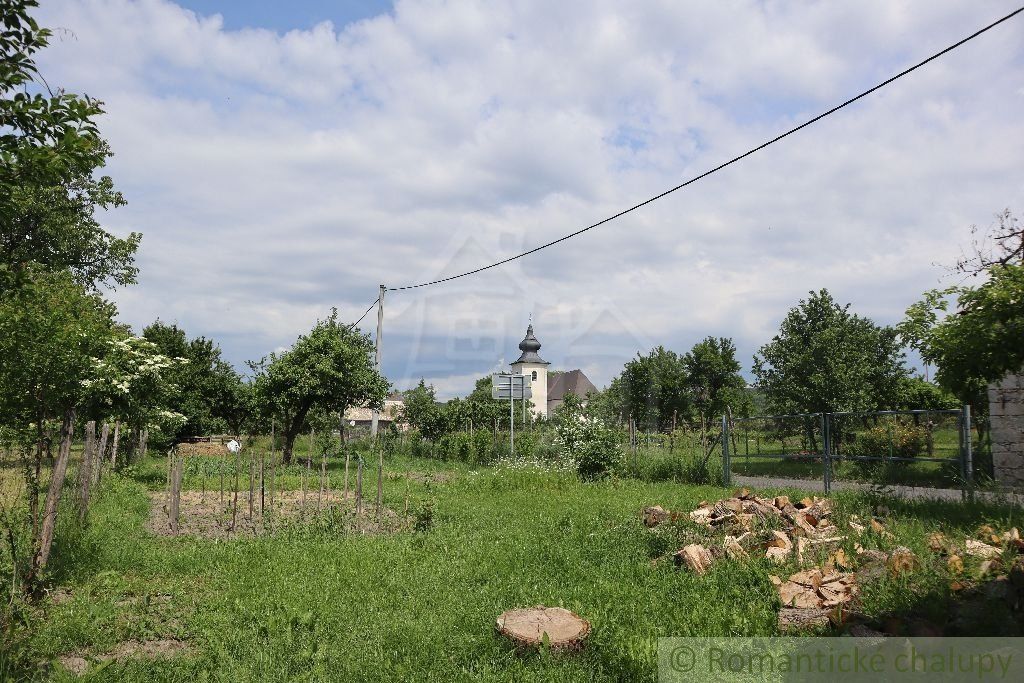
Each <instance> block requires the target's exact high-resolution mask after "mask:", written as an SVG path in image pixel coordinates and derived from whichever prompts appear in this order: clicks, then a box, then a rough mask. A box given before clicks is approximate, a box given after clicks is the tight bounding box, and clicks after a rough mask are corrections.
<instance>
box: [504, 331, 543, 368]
mask: <svg viewBox="0 0 1024 683" xmlns="http://www.w3.org/2000/svg"><path fill="white" fill-rule="evenodd" d="M519 350H520V351H522V352H523V354H522V355H521V356H519V360H517V361H516V362H515V363H512V365H517V364H519V363H539V364H541V365H551V363H549V362H547V361H546V360H544V359H543V358H541V357H540V356H539V355H537V352H538V351H540V342H539V341H537V337H535V336H533V324H532V323H531V324H530V326H529V327H527V328H526V337H525V338H524V339H523V341H521V342H519Z"/></svg>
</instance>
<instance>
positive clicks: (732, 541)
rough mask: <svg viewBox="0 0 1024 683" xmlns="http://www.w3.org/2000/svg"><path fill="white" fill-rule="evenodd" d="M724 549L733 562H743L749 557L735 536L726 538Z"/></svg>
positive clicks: (723, 544)
mask: <svg viewBox="0 0 1024 683" xmlns="http://www.w3.org/2000/svg"><path fill="white" fill-rule="evenodd" d="M722 547H723V548H724V549H725V554H726V555H728V556H729V557H730V558H731V559H733V560H742V559H746V558H747V557H748V555H747V551H746V550H744V549H743V546H741V545H740V543H739V540H737V538H736V537H735V536H726V537H725V540H724V541H723V542H722Z"/></svg>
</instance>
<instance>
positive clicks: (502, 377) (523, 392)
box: [491, 373, 533, 401]
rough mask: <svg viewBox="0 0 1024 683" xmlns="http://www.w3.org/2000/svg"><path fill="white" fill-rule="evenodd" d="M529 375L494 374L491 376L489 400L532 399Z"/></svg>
mask: <svg viewBox="0 0 1024 683" xmlns="http://www.w3.org/2000/svg"><path fill="white" fill-rule="evenodd" d="M531 383H532V382H531V377H530V375H506V374H504V373H496V374H494V375H491V398H495V399H503V400H506V401H507V400H509V399H524V398H533V390H532V389H531V388H530V384H531Z"/></svg>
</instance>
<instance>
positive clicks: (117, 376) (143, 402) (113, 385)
mask: <svg viewBox="0 0 1024 683" xmlns="http://www.w3.org/2000/svg"><path fill="white" fill-rule="evenodd" d="M93 360H94V364H93V371H92V377H90V378H88V379H85V380H83V381H82V385H83V386H84V387H85V388H86V390H87V391H88V393H89V395H90V398H91V399H92V401H93V402H94V403H95V404H98V406H100V408H101V410H102V412H105V413H108V414H111V415H119V416H121V417H123V418H124V419H125V420H127V421H128V422H130V423H131V424H133V425H136V426H139V427H148V428H150V429H156V430H160V431H164V432H166V433H173V432H174V431H175V430H177V429H178V428H179V427H180V426H181V425H182V424H184V423H185V419H186V418H185V416H184V415H182V414H181V413H177V412H174V411H172V410H168V409H167V399H168V396H169V394H170V393H171V392H172V391H173V390H174V389H175V386H174V385H173V384H172V383H171V382H170V380H169V379H168V376H169V374H170V371H172V370H174V369H176V368H178V367H180V366H181V365H184V364H185V363H187V362H188V360H186V359H185V358H169V357H167V356H164V355H162V354H160V353H158V352H157V346H156V344H154V343H153V342H151V341H149V340H148V339H144V338H143V337H124V338H121V339H113V340H111V341H110V342H109V347H108V349H107V353H106V355H105V356H104V357H103V358H95V359H93Z"/></svg>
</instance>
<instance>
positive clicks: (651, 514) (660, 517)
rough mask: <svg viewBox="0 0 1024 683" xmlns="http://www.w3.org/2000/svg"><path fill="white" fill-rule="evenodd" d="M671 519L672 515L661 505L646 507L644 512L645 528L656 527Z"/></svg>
mask: <svg viewBox="0 0 1024 683" xmlns="http://www.w3.org/2000/svg"><path fill="white" fill-rule="evenodd" d="M670 517H671V513H670V512H669V511H668V510H666V509H665V508H663V507H661V506H660V505H652V506H650V507H645V508H644V511H643V520H644V526H646V527H647V528H651V527H656V526H658V525H659V524H661V523H662V522H666V521H668V520H669V518H670Z"/></svg>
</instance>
